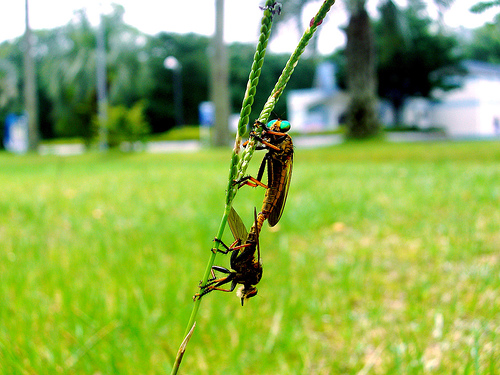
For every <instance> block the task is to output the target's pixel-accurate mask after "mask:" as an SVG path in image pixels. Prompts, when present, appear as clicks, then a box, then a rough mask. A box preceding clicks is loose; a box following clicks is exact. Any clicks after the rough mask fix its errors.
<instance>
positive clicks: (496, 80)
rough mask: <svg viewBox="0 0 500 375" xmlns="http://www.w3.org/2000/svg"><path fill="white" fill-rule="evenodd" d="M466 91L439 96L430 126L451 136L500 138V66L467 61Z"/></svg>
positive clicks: (462, 88)
mask: <svg viewBox="0 0 500 375" xmlns="http://www.w3.org/2000/svg"><path fill="white" fill-rule="evenodd" d="M464 67H465V68H466V69H467V71H468V74H467V75H466V76H465V77H464V78H463V83H462V87H461V88H459V89H456V90H453V91H449V92H436V93H435V96H436V97H437V98H438V99H439V102H437V103H435V104H432V105H431V106H430V119H429V120H430V122H432V124H434V125H436V126H440V127H443V128H444V129H445V130H446V133H447V134H449V135H451V136H494V135H500V65H493V64H488V63H483V62H478V61H466V62H464Z"/></svg>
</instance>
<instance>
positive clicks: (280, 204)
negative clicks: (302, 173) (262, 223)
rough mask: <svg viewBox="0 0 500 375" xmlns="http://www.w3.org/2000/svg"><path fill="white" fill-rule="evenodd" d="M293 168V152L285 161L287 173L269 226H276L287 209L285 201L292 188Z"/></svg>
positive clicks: (270, 217) (270, 216)
mask: <svg viewBox="0 0 500 375" xmlns="http://www.w3.org/2000/svg"><path fill="white" fill-rule="evenodd" d="M292 168H293V153H292V154H291V155H290V157H289V159H288V160H287V161H286V163H285V167H284V169H285V172H284V173H285V174H284V176H285V177H284V180H283V187H282V188H281V192H280V194H279V197H278V199H277V201H276V206H275V207H274V209H273V211H272V212H271V214H270V215H269V219H268V221H269V226H271V227H274V226H275V225H276V224H278V221H280V219H281V215H282V214H283V210H284V209H285V202H286V198H287V196H288V189H289V188H290V181H291V179H292Z"/></svg>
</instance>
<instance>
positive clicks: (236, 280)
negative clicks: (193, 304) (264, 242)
mask: <svg viewBox="0 0 500 375" xmlns="http://www.w3.org/2000/svg"><path fill="white" fill-rule="evenodd" d="M254 218H255V220H254V224H253V225H252V228H251V229H250V232H249V233H247V230H246V228H245V225H244V224H243V221H242V220H241V218H240V216H239V215H238V214H237V213H236V211H235V210H234V209H233V208H231V211H230V213H229V217H228V222H229V227H230V228H231V232H232V233H233V236H234V238H235V241H234V242H233V243H232V244H231V246H227V245H225V244H224V243H223V242H222V241H221V240H220V239H217V238H216V239H215V241H218V242H219V243H220V244H221V245H222V246H223V247H224V249H225V250H217V251H218V252H221V253H224V254H227V253H229V252H231V261H230V264H231V270H229V269H227V268H225V267H221V266H213V267H212V279H210V280H208V282H207V283H206V284H205V285H203V286H201V287H200V288H201V290H200V292H199V293H197V294H195V295H194V297H193V298H194V299H197V298H201V297H203V296H204V295H205V294H207V293H210V292H211V291H213V290H220V291H223V292H232V291H233V290H234V289H235V288H236V285H237V284H242V287H241V288H239V289H238V291H237V295H238V297H240V298H241V305H242V306H243V304H244V302H245V301H246V300H247V299H248V298H250V297H253V296H255V295H256V294H257V288H256V287H255V285H257V284H258V283H259V281H260V279H261V278H262V264H261V263H260V246H259V228H258V226H257V210H255V209H254ZM212 250H213V251H214V250H215V249H212ZM256 251H257V257H255V252H256ZM214 271H217V272H221V273H224V274H226V275H227V276H224V277H221V278H216V277H215V272H214ZM227 283H231V287H230V288H229V289H223V288H221V286H223V285H224V284H227Z"/></svg>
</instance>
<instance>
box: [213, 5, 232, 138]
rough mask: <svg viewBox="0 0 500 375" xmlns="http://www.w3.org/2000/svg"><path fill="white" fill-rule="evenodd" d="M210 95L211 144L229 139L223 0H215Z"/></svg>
mask: <svg viewBox="0 0 500 375" xmlns="http://www.w3.org/2000/svg"><path fill="white" fill-rule="evenodd" d="M212 54H213V55H212V59H211V67H212V68H211V80H210V84H211V85H210V97H211V101H212V102H213V103H214V106H215V124H214V128H213V132H212V146H217V147H220V146H226V145H227V144H228V141H229V129H228V122H229V73H228V71H229V69H228V60H227V51H226V45H225V44H224V0H215V34H214V36H213V38H212Z"/></svg>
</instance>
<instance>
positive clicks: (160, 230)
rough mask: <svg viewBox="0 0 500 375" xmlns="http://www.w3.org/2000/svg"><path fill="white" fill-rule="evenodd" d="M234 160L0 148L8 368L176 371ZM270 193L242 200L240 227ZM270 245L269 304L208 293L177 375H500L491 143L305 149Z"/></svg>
mask: <svg viewBox="0 0 500 375" xmlns="http://www.w3.org/2000/svg"><path fill="white" fill-rule="evenodd" d="M256 155H258V158H257V156H256V157H255V159H254V160H253V162H252V165H251V166H250V168H249V171H251V173H256V171H257V168H258V163H259V161H258V160H257V159H260V158H261V155H262V154H260V155H259V154H256ZM229 156H230V150H221V151H202V152H199V153H193V154H163V155H152V154H145V153H139V154H130V155H129V154H122V153H114V152H112V153H109V154H108V155H100V154H95V153H90V154H86V155H81V156H74V157H65V158H64V157H55V156H44V157H39V156H29V155H28V156H12V155H8V154H5V153H0V166H1V167H0V246H1V249H0V373H1V374H58V373H61V374H89V375H90V374H165V373H167V374H168V373H170V368H171V364H172V362H173V359H174V357H175V353H176V351H177V349H178V346H179V344H180V342H181V340H182V338H183V333H184V330H185V328H186V324H187V320H188V318H189V314H190V312H191V308H192V299H191V298H192V295H193V294H194V293H195V292H196V291H197V285H198V281H199V280H200V279H201V277H202V275H203V272H204V269H205V267H206V263H207V261H208V258H209V254H210V248H211V246H212V242H211V241H212V239H213V237H214V236H215V233H216V230H217V228H218V225H219V221H220V217H221V215H222V211H223V202H224V189H225V188H226V183H227V182H226V179H227V175H228V167H229ZM262 197H263V191H262V189H251V188H245V189H242V190H240V192H239V193H238V195H237V197H236V200H235V207H236V209H237V210H238V212H239V213H240V215H241V217H242V218H243V220H244V221H245V222H246V223H247V225H248V226H250V224H251V221H252V217H253V207H254V206H257V208H260V205H261V202H262ZM226 232H227V233H226V234H225V238H224V239H225V240H226V241H227V242H231V241H230V239H231V238H230V232H229V230H227V231H226ZM261 249H262V257H263V263H264V276H263V279H262V281H261V283H260V284H259V286H258V289H259V294H258V295H257V296H256V297H255V298H253V299H251V300H249V301H248V303H247V304H245V306H244V307H242V306H241V305H240V303H239V299H238V298H237V297H236V296H235V294H234V293H222V292H214V293H212V294H210V295H208V296H206V297H204V299H203V301H202V304H201V308H200V312H199V314H198V319H197V328H196V330H195V333H194V336H193V338H192V339H191V342H190V343H189V345H188V348H187V352H186V355H185V357H184V360H183V363H182V366H181V370H180V373H182V374H210V375H212V374H226V375H229V374H308V375H309V374H431V373H435V374H498V373H499V369H500V142H471V143H453V142H449V143H422V144H388V143H382V142H367V143H359V144H354V143H348V144H343V145H340V146H335V147H331V148H326V149H319V150H300V149H297V150H296V155H295V165H294V171H293V178H292V185H291V187H290V192H289V195H288V201H287V206H286V209H285V212H284V214H283V217H282V219H281V221H280V223H279V225H278V226H277V228H275V229H274V230H272V231H271V230H269V228H268V226H267V224H266V225H265V226H264V229H263V231H262V234H261ZM228 258H229V257H228V256H223V255H220V256H217V260H216V263H217V264H220V265H224V266H228V262H229V259H228Z"/></svg>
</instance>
